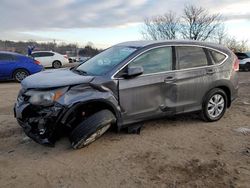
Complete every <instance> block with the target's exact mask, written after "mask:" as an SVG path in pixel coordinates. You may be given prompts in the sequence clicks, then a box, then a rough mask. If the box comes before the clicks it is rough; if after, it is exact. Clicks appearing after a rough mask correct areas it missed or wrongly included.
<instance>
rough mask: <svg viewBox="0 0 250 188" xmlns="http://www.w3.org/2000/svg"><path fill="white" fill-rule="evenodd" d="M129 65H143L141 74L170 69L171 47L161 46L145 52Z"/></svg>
mask: <svg viewBox="0 0 250 188" xmlns="http://www.w3.org/2000/svg"><path fill="white" fill-rule="evenodd" d="M129 66H141V67H143V74H151V73H158V72H165V71H170V70H172V47H161V48H157V49H153V50H150V51H148V52H145V53H144V54H142V55H141V56H139V57H138V58H136V59H135V60H134V61H133V62H131V63H130V64H129Z"/></svg>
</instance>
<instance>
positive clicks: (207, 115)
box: [201, 88, 227, 122]
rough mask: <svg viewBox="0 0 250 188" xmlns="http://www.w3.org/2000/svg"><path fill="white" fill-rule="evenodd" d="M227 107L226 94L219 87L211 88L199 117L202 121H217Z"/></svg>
mask: <svg viewBox="0 0 250 188" xmlns="http://www.w3.org/2000/svg"><path fill="white" fill-rule="evenodd" d="M226 108H227V95H226V93H225V92H224V91H223V90H222V89H219V88H215V89H213V90H211V91H210V92H209V93H208V94H207V96H206V98H205V100H204V102H203V107H202V112H201V117H202V118H203V120H204V121H209V122H212V121H218V120H219V119H220V118H222V116H223V115H224V113H225V111H226Z"/></svg>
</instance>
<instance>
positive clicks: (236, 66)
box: [233, 57, 240, 71]
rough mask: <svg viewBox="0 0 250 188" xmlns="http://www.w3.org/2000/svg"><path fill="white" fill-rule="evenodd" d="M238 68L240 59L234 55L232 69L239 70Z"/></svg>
mask: <svg viewBox="0 0 250 188" xmlns="http://www.w3.org/2000/svg"><path fill="white" fill-rule="evenodd" d="M239 68H240V61H239V59H238V58H237V57H235V61H234V65H233V69H234V71H239Z"/></svg>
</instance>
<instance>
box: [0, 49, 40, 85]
mask: <svg viewBox="0 0 250 188" xmlns="http://www.w3.org/2000/svg"><path fill="white" fill-rule="evenodd" d="M41 70H43V66H42V65H40V63H39V61H36V60H34V59H32V58H30V57H27V56H24V55H21V54H18V53H13V52H3V51H0V80H16V81H18V82H21V81H22V80H23V79H24V78H26V77H27V76H29V75H31V74H34V73H37V72H40V71H41Z"/></svg>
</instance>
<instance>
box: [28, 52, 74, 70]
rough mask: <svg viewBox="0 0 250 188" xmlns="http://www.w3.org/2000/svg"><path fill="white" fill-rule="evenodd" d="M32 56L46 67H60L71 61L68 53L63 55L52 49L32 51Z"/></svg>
mask: <svg viewBox="0 0 250 188" xmlns="http://www.w3.org/2000/svg"><path fill="white" fill-rule="evenodd" d="M31 56H32V57H33V58H34V59H35V60H37V61H39V62H40V63H41V65H43V66H44V67H53V68H55V69H58V68H61V67H62V66H64V65H66V64H68V63H69V59H68V57H67V55H62V54H59V53H57V52H52V51H35V52H32V54H31Z"/></svg>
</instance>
